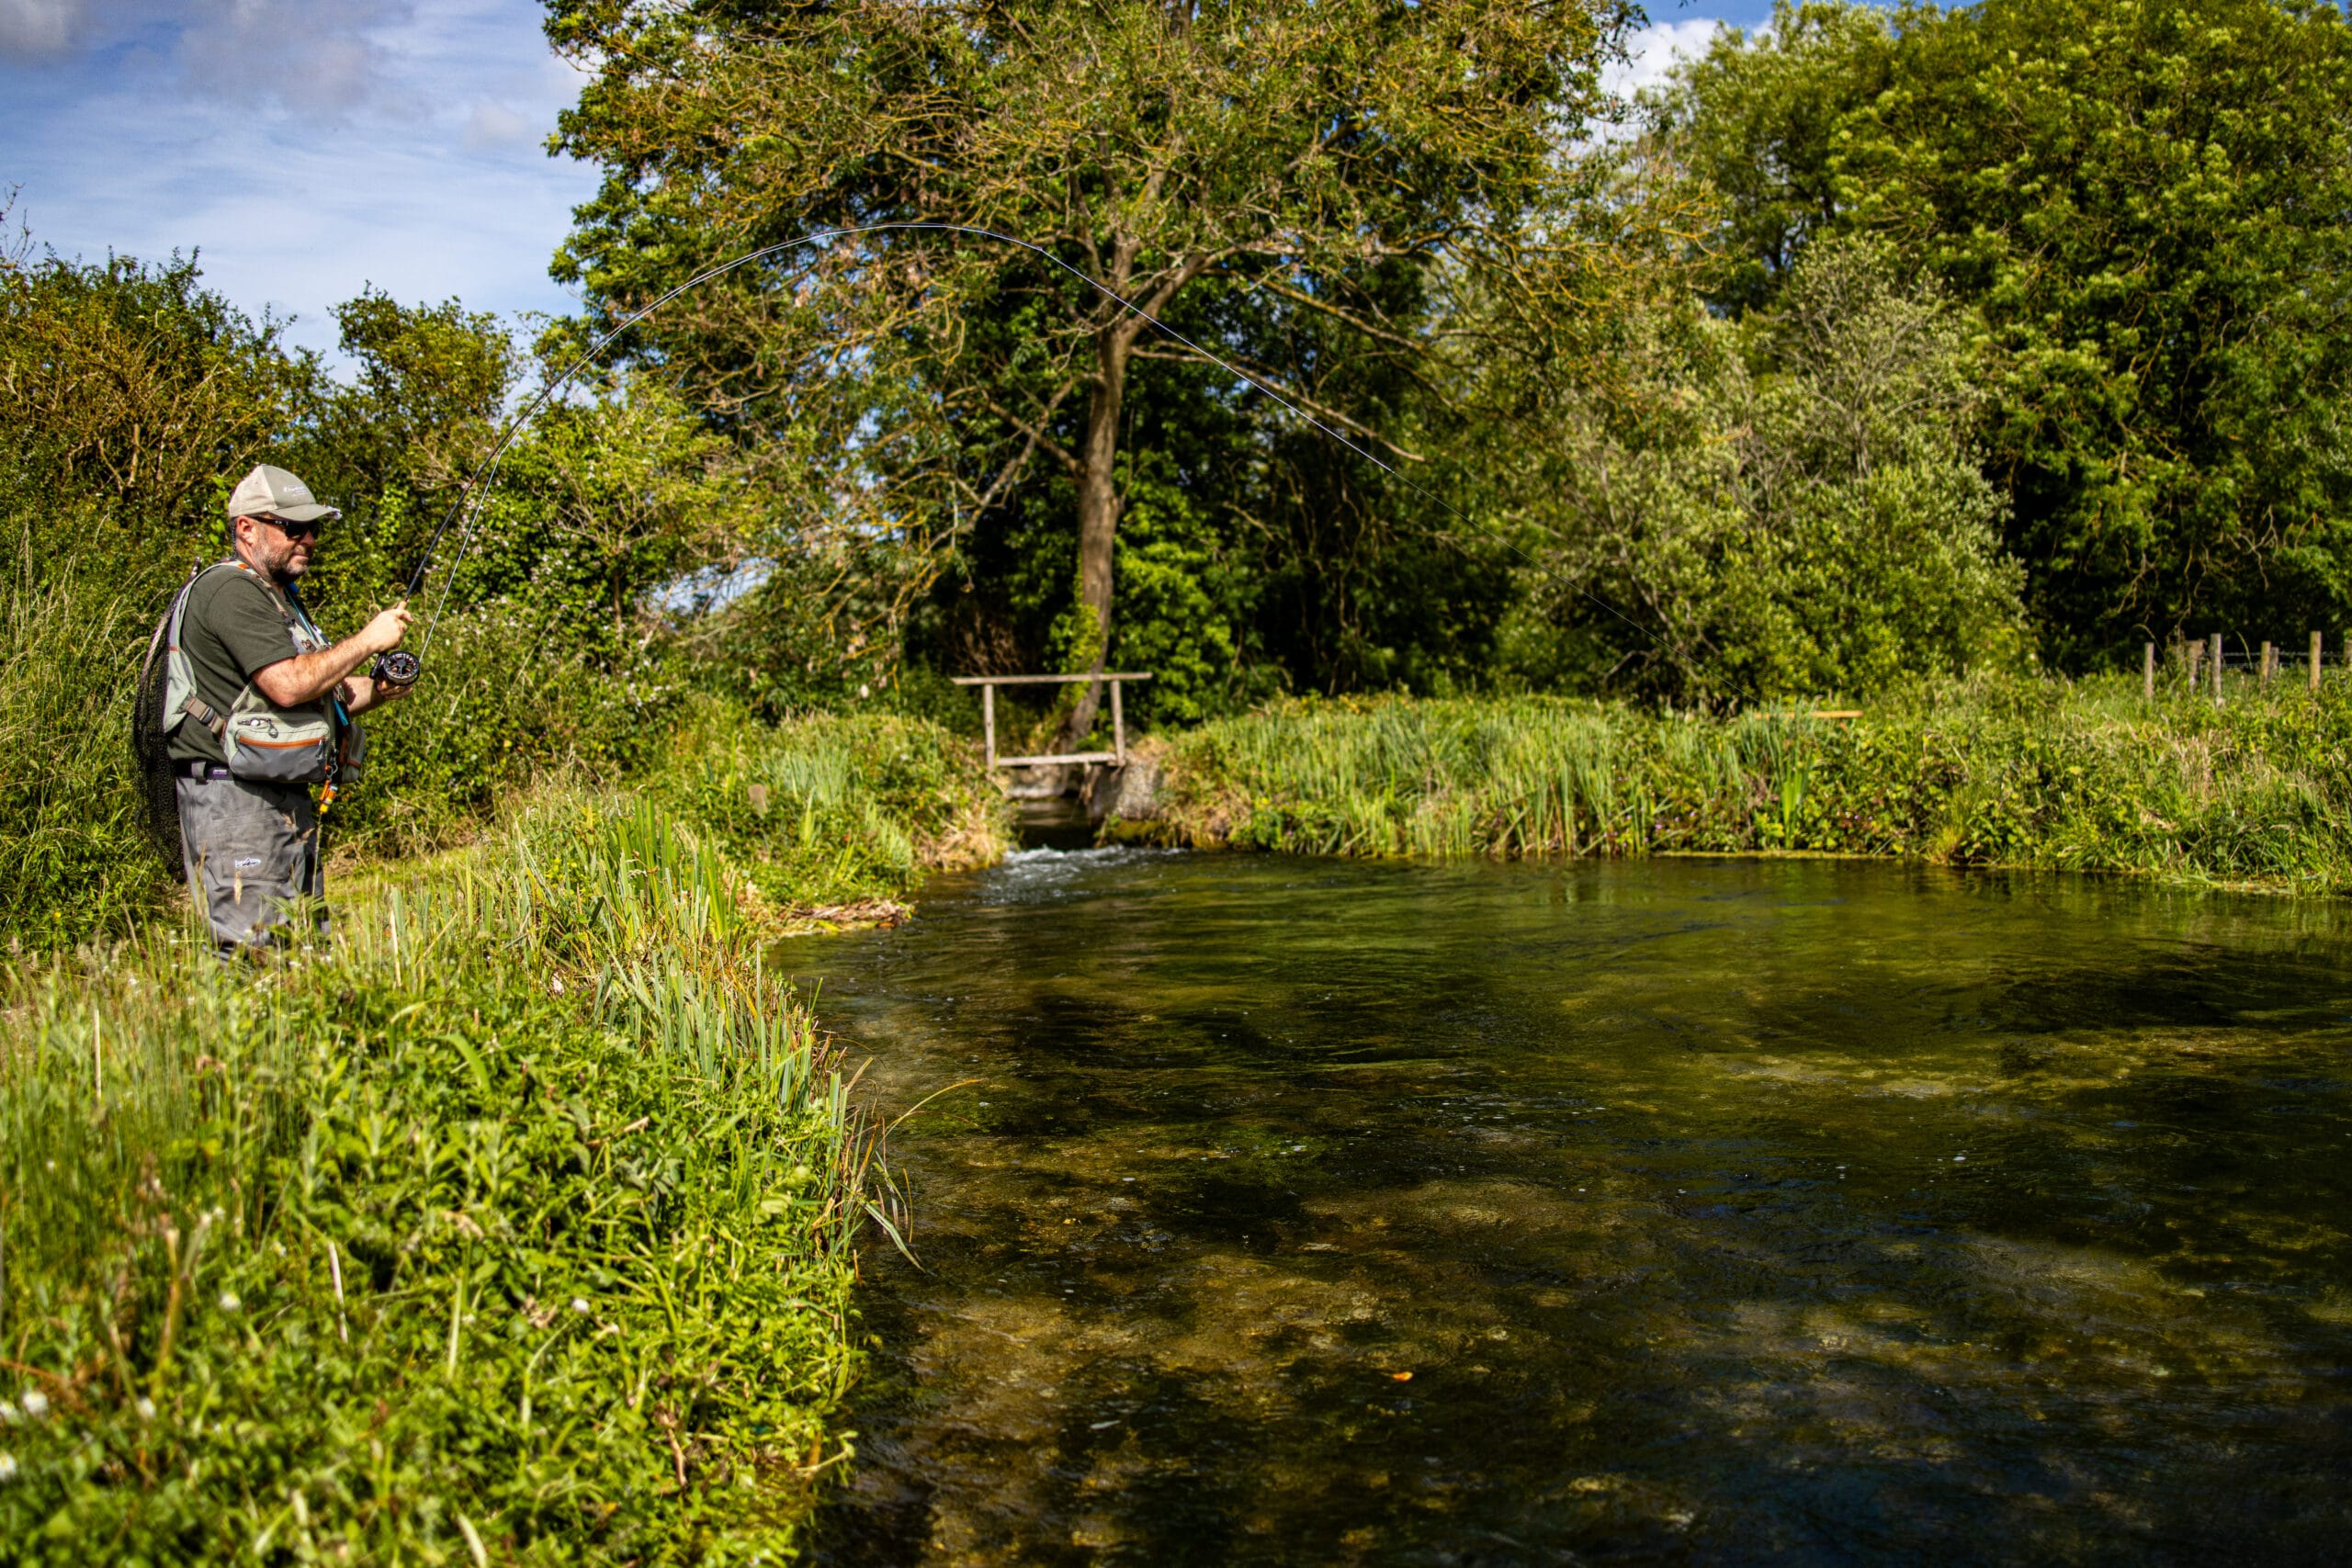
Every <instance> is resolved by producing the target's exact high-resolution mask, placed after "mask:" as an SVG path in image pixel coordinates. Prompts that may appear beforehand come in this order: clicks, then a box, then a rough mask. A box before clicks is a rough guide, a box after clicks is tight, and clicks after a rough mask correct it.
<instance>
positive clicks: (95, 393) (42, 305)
mask: <svg viewBox="0 0 2352 1568" xmlns="http://www.w3.org/2000/svg"><path fill="white" fill-rule="evenodd" d="M283 326H284V323H282V322H280V321H274V320H271V319H270V318H268V317H266V316H265V317H264V318H263V319H262V321H260V322H259V323H255V322H254V321H252V320H251V319H250V318H248V317H246V316H245V315H243V313H242V312H240V311H238V310H236V309H235V308H234V307H232V306H231V305H230V304H229V302H228V301H227V300H225V299H222V298H221V297H220V295H218V294H216V293H214V292H213V291H212V290H210V289H209V288H205V287H204V286H203V283H202V281H201V276H200V275H199V273H198V269H197V265H196V262H195V260H194V258H192V257H188V258H183V257H180V256H177V255H175V256H174V257H173V258H172V259H171V260H170V261H169V262H166V263H163V264H160V265H146V264H142V263H141V262H138V261H136V260H133V259H132V258H130V257H128V256H109V257H108V258H107V260H106V261H105V262H103V263H90V264H84V263H81V262H77V261H67V260H64V259H62V258H60V257H59V256H57V255H55V254H50V255H49V256H47V257H46V258H45V259H43V260H41V261H38V262H35V261H31V260H30V259H29V258H28V257H25V256H22V255H0V431H5V432H6V442H5V445H4V446H0V486H4V487H5V488H6V489H7V490H11V491H19V492H21V493H22V494H24V495H26V496H35V495H38V496H40V498H41V504H40V505H38V506H35V507H32V508H31V509H30V510H31V512H32V513H35V514H46V515H48V516H50V517H51V518H55V517H58V516H59V515H60V514H61V513H63V512H65V511H67V510H69V508H68V507H66V506H63V505H61V502H62V501H69V500H70V502H72V503H73V504H74V505H76V506H79V505H90V506H103V507H104V508H105V509H106V510H107V512H108V513H110V514H111V516H112V519H113V523H112V526H113V527H114V528H115V529H117V530H119V532H121V533H122V534H124V535H126V536H128V537H129V539H130V543H131V545H132V546H133V548H131V549H130V550H126V551H121V552H119V558H120V559H125V560H128V559H133V558H136V559H140V560H141V561H142V563H144V564H153V560H154V558H156V557H159V556H164V555H169V556H180V555H184V554H185V553H186V549H187V545H188V543H189V542H190V540H191V539H192V538H194V539H200V540H201V541H202V547H206V548H209V547H211V546H212V545H213V544H214V543H216V542H217V540H218V538H219V534H218V528H219V526H220V510H219V506H220V503H222V502H226V501H227V499H228V491H229V487H231V486H232V485H234V484H235V483H236V482H237V476H238V475H239V474H240V473H242V472H243V470H244V468H247V467H250V466H251V465H252V464H253V463H254V462H255V461H256V460H258V458H259V457H261V456H263V455H265V454H266V452H267V451H268V450H269V449H270V448H271V447H272V446H273V445H274V444H275V443H277V442H278V441H281V440H283V439H285V438H286V437H287V436H288V435H289V434H292V433H294V432H295V431H296V430H297V429H299V428H300V424H301V423H302V422H303V421H304V420H305V419H306V418H307V417H308V415H309V413H310V412H311V409H312V408H313V406H314V402H315V398H316V396H317V390H318V386H317V383H318V367H317V364H316V362H315V360H314V359H313V358H312V357H311V355H307V354H288V352H287V351H286V349H285V347H284V345H283V344H282V343H281V341H280V339H281V335H282V330H283ZM76 526H78V524H77V525H76ZM77 542H78V541H75V540H74V539H72V538H70V537H69V538H67V539H65V540H63V541H62V542H61V543H62V545H63V546H72V545H74V544H75V543H77Z"/></svg>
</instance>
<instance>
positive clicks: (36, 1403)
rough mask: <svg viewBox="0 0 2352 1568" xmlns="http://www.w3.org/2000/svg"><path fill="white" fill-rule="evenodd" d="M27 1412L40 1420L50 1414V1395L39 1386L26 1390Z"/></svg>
mask: <svg viewBox="0 0 2352 1568" xmlns="http://www.w3.org/2000/svg"><path fill="white" fill-rule="evenodd" d="M25 1414H26V1415H28V1416H31V1417H32V1418H33V1419H34V1420H36V1421H38V1420H40V1418H41V1417H42V1416H46V1415H48V1414H49V1395H47V1394H45V1393H41V1391H40V1390H39V1389H37V1388H28V1389H27V1390H25Z"/></svg>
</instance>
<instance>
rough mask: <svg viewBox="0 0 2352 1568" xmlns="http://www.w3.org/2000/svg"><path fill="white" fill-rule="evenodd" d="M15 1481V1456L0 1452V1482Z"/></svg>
mask: <svg viewBox="0 0 2352 1568" xmlns="http://www.w3.org/2000/svg"><path fill="white" fill-rule="evenodd" d="M16 1479H17V1456H16V1455H15V1454H12V1453H6V1452H0V1481H14V1480H16Z"/></svg>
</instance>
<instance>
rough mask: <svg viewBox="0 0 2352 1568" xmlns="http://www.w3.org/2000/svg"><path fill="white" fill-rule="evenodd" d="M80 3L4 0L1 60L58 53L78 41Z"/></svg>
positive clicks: (1, 0) (0, 20) (0, 15)
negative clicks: (76, 26)
mask: <svg viewBox="0 0 2352 1568" xmlns="http://www.w3.org/2000/svg"><path fill="white" fill-rule="evenodd" d="M82 8H83V7H82V6H80V5H79V4H77V3H76V0H0V59H5V58H7V57H10V56H27V57H39V56H41V55H46V54H55V53H57V52H58V51H60V50H62V49H63V48H64V47H65V46H66V45H67V44H69V43H71V42H73V40H74V23H75V21H77V20H78V19H79V17H78V15H77V14H78V13H79V12H80V11H81V10H82Z"/></svg>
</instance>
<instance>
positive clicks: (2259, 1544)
mask: <svg viewBox="0 0 2352 1568" xmlns="http://www.w3.org/2000/svg"><path fill="white" fill-rule="evenodd" d="M783 958H784V961H785V962H786V964H788V965H789V966H790V967H791V968H792V969H793V971H794V972H795V973H797V974H803V975H806V976H809V977H810V978H811V979H817V978H821V979H822V980H823V985H824V989H823V993H822V995H823V998H824V1010H825V1013H826V1016H827V1018H828V1021H829V1022H831V1024H832V1026H833V1027H835V1028H836V1029H838V1030H839V1031H841V1032H842V1033H843V1034H844V1035H846V1036H848V1037H850V1038H851V1039H853V1040H854V1041H855V1042H857V1043H859V1044H860V1045H862V1046H863V1047H864V1048H865V1049H866V1050H868V1051H871V1052H872V1053H873V1054H874V1055H875V1057H876V1062H875V1066H874V1068H873V1069H872V1075H878V1081H879V1083H880V1084H881V1086H882V1092H883V1093H884V1094H885V1095H886V1096H887V1097H888V1098H889V1099H890V1100H895V1101H896V1102H898V1103H900V1104H904V1103H910V1102H911V1101H912V1100H916V1099H918V1098H920V1097H921V1096H922V1095H923V1094H925V1093H928V1092H930V1090H931V1089H934V1088H936V1087H937V1086H939V1085H940V1084H943V1083H947V1082H953V1081H956V1080H957V1079H961V1078H978V1079H979V1080H981V1087H978V1088H977V1089H966V1090H961V1091H958V1092H957V1093H956V1094H955V1095H953V1096H951V1097H949V1098H948V1099H947V1100H944V1101H943V1102H942V1105H943V1107H944V1109H943V1111H942V1113H940V1114H935V1115H926V1116H924V1117H922V1118H921V1119H919V1120H917V1121H916V1122H911V1123H910V1124H909V1125H908V1126H907V1127H906V1128H904V1129H902V1131H901V1133H900V1134H899V1137H898V1140H897V1143H896V1150H895V1152H896V1156H897V1158H898V1160H899V1164H900V1165H901V1167H902V1168H903V1169H904V1170H905V1171H906V1173H907V1175H908V1176H909V1178H910V1180H911V1182H912V1184H913V1188H914V1191H915V1196H916V1207H917V1219H918V1227H919V1228H918V1232H917V1235H916V1237H915V1241H916V1245H917V1247H918V1249H919V1251H920V1252H921V1254H922V1260H923V1263H924V1265H925V1267H924V1269H922V1270H920V1271H919V1270H916V1269H911V1268H910V1267H908V1266H907V1265H905V1264H904V1263H903V1262H902V1261H901V1260H899V1259H897V1258H893V1257H888V1256H880V1257H876V1258H874V1260H873V1275H872V1278H871V1280H870V1282H869V1284H868V1286H867V1288H866V1290H865V1295H864V1302H865V1325H866V1328H867V1329H868V1331H869V1332H871V1333H872V1334H873V1335H874V1336H875V1337H876V1340H877V1341H878V1348H877V1349H876V1365H875V1376H874V1377H873V1379H872V1380H871V1382H870V1383H869V1385H868V1388H867V1392H866V1393H865V1404H864V1407H863V1408H862V1409H861V1411H860V1412H859V1413H858V1415H857V1416H856V1418H855V1421H854V1425H855V1426H856V1427H857V1428H858V1429H859V1430H860V1432H861V1433H862V1434H863V1435H862V1437H861V1438H860V1439H859V1444H858V1446H859V1459H858V1461H857V1465H856V1468H855V1470H854V1472H853V1473H852V1475H851V1477H850V1479H849V1480H848V1482H847V1483H845V1484H844V1485H843V1486H842V1488H841V1490H840V1491H839V1492H838V1494H837V1495H835V1496H834V1497H833V1498H832V1499H831V1502H830V1503H829V1504H828V1506H826V1508H825V1510H824V1513H823V1516H822V1517H821V1520H820V1529H819V1537H818V1555H819V1557H820V1561H826V1562H834V1563H840V1564H852V1563H880V1562H917V1561H936V1562H1008V1563H1009V1562H1097V1561H1100V1562H1152V1563H1160V1562H1399V1563H1419V1562H1429V1563H1520V1562H1530V1563H1532V1562H1559V1561H1563V1560H1569V1559H1577V1560H1589V1561H1609V1562H1825V1563H1839V1562H1886V1561H1891V1560H1912V1559H1932V1560H1936V1561H1942V1562H2052V1561H2057V1562H2191V1561H2207V1562H2211V1561H2214V1560H2220V1561H2225V1562H2235V1561H2245V1562H2254V1561H2260V1562H2322V1561H2337V1560H2341V1557H2342V1554H2343V1542H2344V1540H2346V1535H2345V1531H2346V1527H2347V1525H2352V1506H2347V1503H2346V1482H2347V1481H2352V1272H2347V1265H2352V1245H2347V1239H2346V1230H2345V1224H2346V1213H2347V1210H2346V1200H2347V1198H2352V1100H2347V1096H2346V1076H2347V1066H2352V1061H2348V1060H2347V1054H2352V918H2347V915H2346V912H2345V911H2343V910H2340V909H2338V908H2335V906H2333V905H2323V904H2308V903H2305V904H2293V903H2287V902H2274V901H2262V900H2238V899H2228V898H2216V897H2187V896H2177V895H2167V894H2163V893H2159V892H2154V891H2151V890H2147V889H2143V888H2135V887H2131V886H2120V885H2114V884H2098V883H2089V882H2079V881H2071V880H2064V879H2053V878H2028V877H2006V876H1985V875H1966V874H1946V873H1940V872H1934V871H1930V870H1926V869H1919V868H1899V867H1888V866H1882V865H1860V864H1848V863H1824V862H1723V863H1714V862H1697V861H1657V862H1650V863H1630V864H1627V863H1616V864H1611V863H1575V864H1569V865H1561V866H1537V865H1510V866H1498V865H1487V864H1470V865H1459V864H1442V865H1433V864H1396V863H1336V862H1315V861H1283V860H1261V859H1252V858H1247V857H1240V856H1222V857H1194V856H1182V855H1167V854H1159V853H1148V852H1132V851H1096V852H1084V853H1057V852H1050V851H1031V852H1023V854H1021V855H1018V856H1015V857H1014V858H1013V859H1012V860H1011V861H1009V862H1008V863H1006V864H1005V865H1003V866H1001V867H1000V868H998V869H996V870H994V871H991V872H989V873H987V874H981V875H978V876H975V877H971V878H967V879H962V880H959V881H953V882H947V883H943V884H936V885H934V886H933V888H932V890H931V893H930V896H929V897H927V899H926V901H925V903H924V905H923V907H922V914H921V917H920V918H919V919H916V920H915V921H914V922H913V923H911V924H910V925H909V926H906V927H904V928H901V929H899V930H898V931H888V932H873V933H865V934H861V935H855V936H850V937H842V938H832V939H811V940H808V941H803V942H795V943H791V944H787V946H786V949H785V952H784V953H783ZM872 1075H870V1076H869V1079H868V1081H869V1082H875V1081H877V1080H876V1077H874V1076H872Z"/></svg>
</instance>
